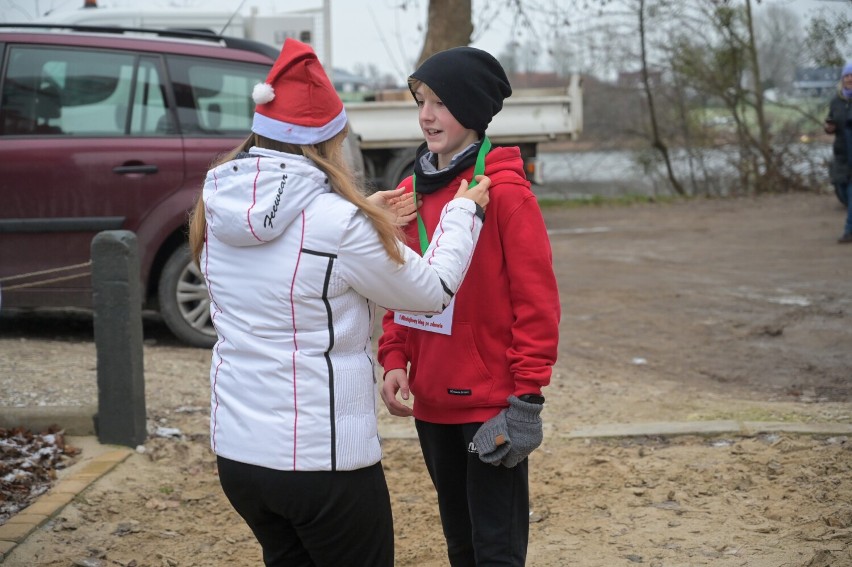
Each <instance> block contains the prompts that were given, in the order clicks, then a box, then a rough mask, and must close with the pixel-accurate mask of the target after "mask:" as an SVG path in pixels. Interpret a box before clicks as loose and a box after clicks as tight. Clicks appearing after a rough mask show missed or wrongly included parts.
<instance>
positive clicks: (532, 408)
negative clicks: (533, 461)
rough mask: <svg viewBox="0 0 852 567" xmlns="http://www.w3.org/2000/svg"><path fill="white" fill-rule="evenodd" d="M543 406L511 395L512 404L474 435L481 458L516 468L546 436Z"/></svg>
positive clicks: (494, 463) (484, 424)
mask: <svg viewBox="0 0 852 567" xmlns="http://www.w3.org/2000/svg"><path fill="white" fill-rule="evenodd" d="M543 407H544V406H542V405H541V404H533V403H529V402H522V401H521V400H519V399H518V398H517V397H515V396H509V407H508V408H506V409H504V410H502V411H501V412H500V413H498V414H497V415H495V416H494V417H492V418H491V419H489V420H488V421H486V422H485V423H483V424H482V425H481V426H480V427H479V430H478V431H477V432H476V434H475V435H474V436H473V443H474V445H476V448H477V450H478V451H479V460H481V461H482V462H484V463H488V464H491V465H494V466H497V465H500V464H502V465H504V466H506V467H508V468H512V467H514V466H515V465H517V464H518V463H520V462H521V461H523V460H524V459H526V458H527V456H528V455H529V454H530V453H532V452H533V451H534V450H535V449H536V448H538V446H539V445H541V441H542V439H543V437H544V434H543V432H542V422H541V415H540V414H541V410H542V408H543Z"/></svg>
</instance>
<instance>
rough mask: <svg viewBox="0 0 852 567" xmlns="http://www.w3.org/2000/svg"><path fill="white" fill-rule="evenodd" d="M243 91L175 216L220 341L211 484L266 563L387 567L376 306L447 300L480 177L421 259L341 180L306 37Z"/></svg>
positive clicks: (469, 230) (340, 126)
mask: <svg viewBox="0 0 852 567" xmlns="http://www.w3.org/2000/svg"><path fill="white" fill-rule="evenodd" d="M252 95H253V98H254V101H255V102H256V103H257V106H256V109H255V114H254V121H253V124H252V133H251V134H250V135H249V137H248V138H247V139H246V140H245V142H243V143H242V144H241V145H240V146H239V147H237V148H235V149H234V150H233V151H232V152H231V153H230V155H228V156H226V157H224V158H223V159H222V160H220V161H219V163H218V164H216V165H214V167H213V168H212V169H211V170H210V171H208V173H207V177H206V180H205V183H204V188H203V192H202V194H201V196H200V198H199V201H198V202H197V204H196V207H195V209H194V211H193V213H192V217H191V222H190V245H191V249H192V251H193V254H194V257H195V259H196V260H197V261H198V264H199V266H200V268H201V270H202V272H203V274H204V277H205V279H206V283H207V288H208V293H209V295H210V300H211V304H210V311H211V315H212V319H213V324H214V326H215V328H216V333H217V335H218V341H217V342H216V344H215V346H214V347H213V353H212V360H211V366H210V384H211V415H210V443H211V447H212V449H213V451H214V452H215V453H216V455H217V465H218V471H219V478H220V482H221V485H222V488H223V490H224V492H225V495H226V496H227V497H228V500H229V501H230V503H231V504H232V505H233V507H234V509H235V510H236V511H237V512H238V513H239V514H240V516H242V518H243V519H244V520H245V521H246V523H247V524H248V526H249V527H250V528H251V530H252V531H253V532H254V535H255V537H256V538H257V540H258V542H259V543H260V545H261V547H262V550H263V561H264V563H265V564H266V565H267V566H269V567H285V566H287V567H340V566H342V565H345V566H347V567H349V566H363V567H391V566H392V565H393V562H394V546H393V520H392V515H391V506H390V498H389V495H388V489H387V484H386V481H385V476H384V472H383V470H382V465H381V462H380V460H381V457H382V449H381V444H380V439H379V434H378V423H377V417H376V411H377V402H378V401H377V399H376V398H377V392H376V378H375V374H374V363H373V356H372V352H371V349H372V343H371V340H370V335H371V332H372V328H373V321H374V317H375V307H376V304H380V305H382V306H383V307H386V308H390V309H408V310H411V311H413V312H416V313H418V314H419V315H426V314H432V313H440V312H441V311H442V310H443V309H444V307H445V306H446V305H448V304H449V303H450V302H451V300H452V297H453V296H454V294H455V293H456V291H457V290H458V288H459V286H460V285H461V281H462V279H463V277H464V274H465V272H466V269H467V266H468V265H469V263H470V258H471V256H472V254H473V250H474V247H475V245H476V241H477V239H478V236H479V233H480V231H481V228H482V219H483V217H484V210H483V207H485V205H487V203H488V199H489V197H488V186H489V184H490V181H489V180H488V179H487V178H485V177H479V178H478V180H479V183H478V184H477V186H476V187H474V188H471V189H469V190H468V187H467V185H466V184H463V185H462V186H461V187H459V191H458V193H457V195H456V197H457V198H455V199H453V200H451V201H449V202H448V203H447V204H446V206H445V207H444V208H443V209H442V210H441V212H440V213H439V214H440V218H441V221H440V222H441V226H440V228H439V230H437V231H435V235H434V239H433V242H432V243H431V244H430V246H429V250H428V253H427V255H426V257H425V258H424V257H421V256H420V255H418V254H415V253H414V252H412V251H411V250H409V249H408V248H407V247H405V246H404V244H403V243H402V242H401V241H400V240H399V239H398V237H399V228H398V227H397V226H396V224H395V222H396V219H395V218H393V217H392V215H391V214H390V213H389V212H388V211H387V210H386V209H385V208H383V207H382V206H380V204H381V203H382V202H383V201H388V199H387V197H390V200H393V199H396V198H398V197H396V196H395V194H394V193H393V192H391V194H390V195H383V196H382V195H380V196H379V197H378V198H375V200H370V199H368V198H367V197H365V196H364V193H363V192H362V190H361V188H360V187H358V186H357V185H356V183H355V181H354V176H353V174H352V172H351V171H350V170H349V168H348V166H347V164H346V160H345V158H344V152H343V142H344V140H345V139H346V134H347V130H348V127H347V118H346V112H345V111H344V108H343V103H342V102H341V100H340V97H339V96H338V95H337V93H336V92H335V90H334V88H333V87H332V85H331V83H330V81H329V80H328V77H327V76H326V74H325V71H324V70H323V68H322V67H321V65H320V63H319V60H318V59H317V57H316V55H315V54H314V52H313V51H312V50H311V48H310V47H309V46H308V45H305V44H303V43H300V42H298V41H295V40H292V39H287V40H286V41H285V42H284V45H283V47H282V49H281V53H280V55H279V57H278V59H277V60H276V61H275V64H274V65H273V67H272V69H271V70H270V72H269V75H268V77H267V80H266V82H265V83H263V84H260V85H257V86H255V88H254V92H253V93H252ZM377 203H379V204H377Z"/></svg>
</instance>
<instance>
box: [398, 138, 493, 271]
mask: <svg viewBox="0 0 852 567" xmlns="http://www.w3.org/2000/svg"><path fill="white" fill-rule="evenodd" d="M489 151H491V140H489V139H488V136H485V137H484V138H482V145H481V146H480V147H479V153H478V154H476V165H474V166H473V178H471V180H470V184H469V185H468V186H467V188H468V189H471V188H473V187H476V184H477V181H476V176H477V175H485V154H487V153H488V152H489ZM411 189H412V191H413V193H414V206H415V207H416V206H417V175H412V176H411ZM417 233H418V235H419V236H420V254H421V255H423V254H425V253H426V250H427V249H428V248H429V237H428V236H427V235H426V225H424V224H423V219H422V218H421V217H420V211H417Z"/></svg>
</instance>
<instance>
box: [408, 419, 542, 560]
mask: <svg viewBox="0 0 852 567" xmlns="http://www.w3.org/2000/svg"><path fill="white" fill-rule="evenodd" d="M480 425H481V424H479V423H464V424H459V425H441V424H435V423H427V422H424V421H420V420H415V426H416V427H417V435H418V437H419V438H420V447H421V449H422V451H423V458H424V459H425V461H426V468H427V469H428V470H429V476H431V477H432V483H433V484H434V485H435V490H436V491H437V493H438V508H439V510H440V513H441V524H442V526H443V528H444V537H445V538H446V539H447V554H448V556H449V558H450V565H452V567H485V566H492V565H511V566H513V567H521V566H523V565H524V563H525V561H526V555H527V543H528V541H529V502H530V498H529V479H528V471H529V465H528V461H527V460H526V459H524V461H522V462H521V463H519V464H518V465H517V466H515V467H513V468H511V469H510V468H506V467H504V466H502V465H500V466H496V467H495V466H494V465H489V464H486V463H483V462H482V461H480V460H479V454H478V453H476V452H475V450H474V445H473V436H474V434H475V433H476V431H477V430H478V429H479V426H480Z"/></svg>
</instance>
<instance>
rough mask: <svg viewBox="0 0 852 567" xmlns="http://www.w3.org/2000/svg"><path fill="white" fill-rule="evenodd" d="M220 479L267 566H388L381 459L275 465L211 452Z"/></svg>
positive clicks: (389, 525) (387, 509)
mask: <svg viewBox="0 0 852 567" xmlns="http://www.w3.org/2000/svg"><path fill="white" fill-rule="evenodd" d="M217 463H218V465H219V481H220V482H221V483H222V489H223V490H224V491H225V495H226V496H227V497H228V500H229V501H230V502H231V505H232V506H233V507H234V509H235V510H236V511H237V512H238V513H239V514H240V516H242V517H243V519H244V520H245V521H246V523H247V524H248V526H249V527H250V528H251V531H252V532H254V535H255V537H256V538H257V541H258V542H260V545H261V547H262V548H263V562H264V564H265V565H266V566H267V567H341V566H342V565H346V566H347V567H349V566H352V567H358V566H363V567H393V518H392V516H391V505H390V496H389V495H388V487H387V483H386V482H385V474H384V471H383V470H382V464H381V463H376V464H375V465H372V466H370V467H367V468H363V469H358V470H354V471H335V472H331V471H317V472H294V471H278V470H273V469H268V468H265V467H258V466H255V465H248V464H245V463H239V462H237V461H232V460H230V459H225V458H223V457H218V458H217Z"/></svg>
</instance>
